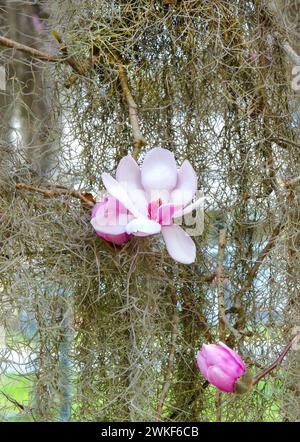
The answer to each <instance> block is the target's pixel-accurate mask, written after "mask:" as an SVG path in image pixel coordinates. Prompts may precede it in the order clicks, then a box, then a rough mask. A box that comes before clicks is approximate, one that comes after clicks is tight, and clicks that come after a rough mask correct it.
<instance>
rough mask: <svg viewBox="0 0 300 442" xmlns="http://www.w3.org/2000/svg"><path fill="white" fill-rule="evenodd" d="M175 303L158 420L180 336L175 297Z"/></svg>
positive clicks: (158, 408)
mask: <svg viewBox="0 0 300 442" xmlns="http://www.w3.org/2000/svg"><path fill="white" fill-rule="evenodd" d="M173 303H174V314H173V318H172V324H173V330H172V338H171V348H170V353H169V358H168V365H167V368H166V373H165V382H164V385H163V388H162V391H161V393H160V397H159V400H158V405H157V416H156V419H157V421H159V420H160V418H161V413H162V409H163V406H164V402H165V399H166V396H167V393H168V391H169V388H170V385H171V377H172V371H173V365H174V356H175V349H176V340H177V336H178V326H179V313H178V309H177V305H176V299H175V302H173Z"/></svg>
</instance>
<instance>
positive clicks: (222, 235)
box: [216, 229, 226, 422]
mask: <svg viewBox="0 0 300 442" xmlns="http://www.w3.org/2000/svg"><path fill="white" fill-rule="evenodd" d="M225 241H226V230H225V229H221V230H220V231H219V252H218V262H217V270H216V280H217V286H218V316H219V338H220V341H222V342H224V341H225V328H226V314H225V300H224V282H223V261H224V252H225ZM216 420H217V422H221V421H222V394H221V392H220V391H219V390H217V392H216Z"/></svg>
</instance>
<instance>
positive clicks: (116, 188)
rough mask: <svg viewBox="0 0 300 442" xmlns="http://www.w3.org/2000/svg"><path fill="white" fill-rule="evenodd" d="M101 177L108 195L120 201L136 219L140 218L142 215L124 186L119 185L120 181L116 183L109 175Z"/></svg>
mask: <svg viewBox="0 0 300 442" xmlns="http://www.w3.org/2000/svg"><path fill="white" fill-rule="evenodd" d="M101 176H102V181H103V184H104V186H105V187H106V190H107V191H108V193H109V194H110V195H111V196H113V197H114V198H116V199H117V200H118V201H120V203H121V204H123V206H124V207H126V209H128V210H129V211H130V212H131V213H132V214H133V215H134V216H135V217H137V218H139V217H140V216H141V214H140V212H139V211H138V209H137V208H136V207H135V205H134V204H133V202H132V201H131V199H130V197H129V195H128V193H127V192H126V190H125V189H124V187H123V186H122V184H120V183H118V181H116V180H115V179H114V178H113V177H112V176H110V175H109V174H108V173H103V174H102V175H101Z"/></svg>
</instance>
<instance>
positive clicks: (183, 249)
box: [161, 224, 196, 264]
mask: <svg viewBox="0 0 300 442" xmlns="http://www.w3.org/2000/svg"><path fill="white" fill-rule="evenodd" d="M161 231H162V235H163V238H164V240H165V243H166V247H167V250H168V252H169V254H170V255H171V256H172V258H173V259H175V261H178V262H181V263H183V264H191V263H192V262H194V261H195V259H196V246H195V243H194V241H193V240H192V239H191V238H190V237H189V235H188V234H187V233H185V231H184V230H183V229H182V228H181V227H180V226H178V225H176V224H173V225H171V226H167V227H162V229H161Z"/></svg>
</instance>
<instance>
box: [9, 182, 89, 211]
mask: <svg viewBox="0 0 300 442" xmlns="http://www.w3.org/2000/svg"><path fill="white" fill-rule="evenodd" d="M16 189H17V190H28V191H30V192H37V193H41V194H42V195H44V196H45V197H47V198H54V197H56V196H62V195H66V196H72V197H73V198H77V199H80V200H81V201H82V202H83V203H84V204H86V205H88V206H89V207H94V203H93V202H92V201H90V200H89V199H88V198H86V197H85V196H84V194H83V193H82V192H80V191H78V190H74V189H57V188H54V189H45V188H41V187H35V186H31V185H29V184H25V183H17V184H16Z"/></svg>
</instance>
